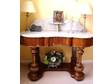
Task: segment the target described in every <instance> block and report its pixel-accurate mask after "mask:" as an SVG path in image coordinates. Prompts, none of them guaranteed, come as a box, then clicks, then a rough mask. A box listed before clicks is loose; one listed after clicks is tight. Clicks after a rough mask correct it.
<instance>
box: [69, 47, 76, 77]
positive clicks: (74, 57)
mask: <svg viewBox="0 0 112 84" xmlns="http://www.w3.org/2000/svg"><path fill="white" fill-rule="evenodd" d="M75 65H76V48H75V47H72V57H71V70H70V73H71V77H72V78H74V72H75V70H74V67H75Z"/></svg>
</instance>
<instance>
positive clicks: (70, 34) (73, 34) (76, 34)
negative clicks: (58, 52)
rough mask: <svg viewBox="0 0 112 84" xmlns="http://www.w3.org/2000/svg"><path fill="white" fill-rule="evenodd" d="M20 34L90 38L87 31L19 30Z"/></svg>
mask: <svg viewBox="0 0 112 84" xmlns="http://www.w3.org/2000/svg"><path fill="white" fill-rule="evenodd" d="M20 35H21V36H24V37H36V38H39V37H69V38H71V37H72V38H92V37H93V35H92V33H89V32H54V31H49V32H48V31H47V32H45V31H42V32H21V33H20Z"/></svg>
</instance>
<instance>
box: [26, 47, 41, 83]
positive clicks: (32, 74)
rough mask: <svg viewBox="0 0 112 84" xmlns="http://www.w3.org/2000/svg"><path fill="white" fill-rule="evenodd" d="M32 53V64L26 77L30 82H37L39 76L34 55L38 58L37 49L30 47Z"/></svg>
mask: <svg viewBox="0 0 112 84" xmlns="http://www.w3.org/2000/svg"><path fill="white" fill-rule="evenodd" d="M31 52H32V63H31V65H30V72H29V73H28V77H29V79H30V80H31V81H36V80H38V79H39V78H40V77H41V76H40V74H39V65H38V64H37V62H36V55H37V54H38V56H39V47H38V48H37V47H31Z"/></svg>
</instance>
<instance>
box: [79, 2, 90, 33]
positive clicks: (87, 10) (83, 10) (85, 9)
mask: <svg viewBox="0 0 112 84" xmlns="http://www.w3.org/2000/svg"><path fill="white" fill-rule="evenodd" d="M80 13H81V14H82V15H83V17H84V32H86V16H87V15H91V14H92V10H91V8H90V6H89V4H87V3H82V4H80Z"/></svg>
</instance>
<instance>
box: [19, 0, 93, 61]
mask: <svg viewBox="0 0 112 84" xmlns="http://www.w3.org/2000/svg"><path fill="white" fill-rule="evenodd" d="M66 1H67V2H65V0H33V2H34V5H35V8H36V10H37V11H36V13H35V14H32V15H31V16H30V17H29V25H31V23H32V21H34V20H36V19H45V18H49V17H51V16H52V15H53V10H55V9H58V10H64V12H65V16H66V17H65V18H67V19H71V17H72V19H74V20H77V19H78V18H79V16H78V14H77V12H76V11H75V9H77V8H76V7H75V6H74V4H75V5H77V4H76V3H75V2H74V1H75V0H66ZM83 1H86V2H88V3H90V5H91V3H92V2H91V1H90V0H79V2H80V3H81V2H83ZM23 2H24V0H20V7H22V4H23ZM73 3H74V4H73ZM61 4H63V5H61ZM57 5H58V6H57ZM71 7H72V8H71ZM73 8H74V9H73ZM70 9H71V10H70ZM73 11H74V12H73ZM74 15H75V16H74ZM80 22H81V24H82V25H83V18H82V17H80ZM25 25H26V17H25V13H22V12H21V13H20V32H22V31H24V30H25V28H26V26H25ZM86 28H87V30H88V31H89V32H92V16H87V19H86ZM52 48H55V49H58V50H60V49H61V50H63V52H64V55H65V57H66V60H65V62H69V61H70V56H71V48H70V47H67V46H55V47H52ZM52 48H45V47H41V48H40V55H41V58H42V57H43V56H44V53H45V52H46V51H48V50H49V49H52ZM84 51H85V53H84V54H83V59H84V60H92V58H93V52H92V51H93V47H89V48H85V49H84ZM20 56H21V61H22V60H31V51H30V48H28V47H26V46H22V45H21V47H20Z"/></svg>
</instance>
